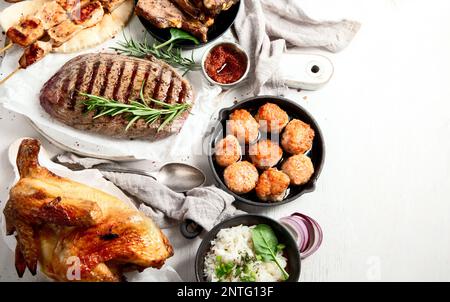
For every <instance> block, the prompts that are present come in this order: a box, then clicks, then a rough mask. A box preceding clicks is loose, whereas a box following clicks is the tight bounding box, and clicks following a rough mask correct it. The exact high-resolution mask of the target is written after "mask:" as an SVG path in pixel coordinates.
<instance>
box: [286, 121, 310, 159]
mask: <svg viewBox="0 0 450 302" xmlns="http://www.w3.org/2000/svg"><path fill="white" fill-rule="evenodd" d="M313 140H314V130H313V129H312V128H311V126H309V125H308V124H306V123H304V122H302V121H300V120H295V119H294V120H292V121H291V122H290V123H289V124H288V125H287V126H286V129H284V132H283V136H282V137H281V145H282V146H283V149H284V150H285V151H286V152H288V153H290V154H301V153H305V152H306V151H308V150H310V149H311V148H312V145H313Z"/></svg>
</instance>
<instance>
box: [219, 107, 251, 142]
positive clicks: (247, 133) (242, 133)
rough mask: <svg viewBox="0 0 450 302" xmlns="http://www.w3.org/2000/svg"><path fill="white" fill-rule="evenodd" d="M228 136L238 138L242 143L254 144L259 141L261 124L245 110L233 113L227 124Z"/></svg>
mask: <svg viewBox="0 0 450 302" xmlns="http://www.w3.org/2000/svg"><path fill="white" fill-rule="evenodd" d="M227 130H228V134H232V135H234V136H236V137H237V138H238V140H239V141H240V142H245V143H247V144H248V143H252V142H254V141H256V140H257V139H258V136H259V124H258V122H257V121H256V120H255V119H254V118H253V116H252V115H251V114H250V112H248V111H247V110H244V109H238V110H235V111H233V113H231V115H230V119H229V120H228V122H227Z"/></svg>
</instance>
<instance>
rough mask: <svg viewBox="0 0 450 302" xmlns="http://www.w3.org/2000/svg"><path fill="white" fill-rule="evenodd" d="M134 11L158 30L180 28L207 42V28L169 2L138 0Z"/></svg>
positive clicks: (164, 0)
mask: <svg viewBox="0 0 450 302" xmlns="http://www.w3.org/2000/svg"><path fill="white" fill-rule="evenodd" d="M135 11H136V14H137V15H138V16H142V17H143V18H145V19H146V20H148V21H149V22H150V23H151V24H153V25H154V26H156V27H158V28H181V29H183V30H185V31H187V32H189V33H191V34H193V35H194V36H196V37H198V38H199V39H201V40H202V41H204V42H206V41H207V40H208V27H207V26H206V25H205V24H203V23H202V22H200V21H199V20H196V19H194V18H193V17H191V16H189V14H185V13H184V12H183V11H182V10H180V9H179V8H178V7H177V6H176V5H175V4H174V3H172V2H171V1H170V0H139V1H138V3H137V5H136V8H135Z"/></svg>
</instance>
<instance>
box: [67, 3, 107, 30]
mask: <svg viewBox="0 0 450 302" xmlns="http://www.w3.org/2000/svg"><path fill="white" fill-rule="evenodd" d="M104 14H105V12H104V10H103V7H102V4H101V3H100V1H94V2H90V3H88V4H87V5H85V6H83V7H82V8H81V9H80V10H79V13H76V14H73V15H72V21H73V23H75V24H76V25H82V26H83V28H89V27H91V26H94V25H96V24H97V23H98V22H100V21H101V20H102V18H103V15H104Z"/></svg>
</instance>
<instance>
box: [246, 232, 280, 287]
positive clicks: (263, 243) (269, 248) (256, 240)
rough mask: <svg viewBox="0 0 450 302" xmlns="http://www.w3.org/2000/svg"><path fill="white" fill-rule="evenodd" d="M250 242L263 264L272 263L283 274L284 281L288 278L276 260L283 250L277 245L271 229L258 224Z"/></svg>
mask: <svg viewBox="0 0 450 302" xmlns="http://www.w3.org/2000/svg"><path fill="white" fill-rule="evenodd" d="M251 232H252V241H253V246H254V249H255V253H256V255H257V257H258V256H259V257H261V259H262V260H263V261H264V262H269V261H273V262H275V263H276V265H277V266H278V267H279V269H280V270H281V272H282V273H283V278H284V280H287V279H288V278H289V274H288V273H287V272H286V270H285V269H284V268H283V267H282V266H281V264H280V262H279V261H278V259H277V257H276V256H277V253H278V252H279V251H280V249H281V250H282V249H283V248H284V245H279V244H278V239H277V236H276V235H275V233H274V231H273V230H272V228H271V227H270V226H268V225H266V224H259V225H257V226H256V227H254V228H253V229H252V230H251Z"/></svg>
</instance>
